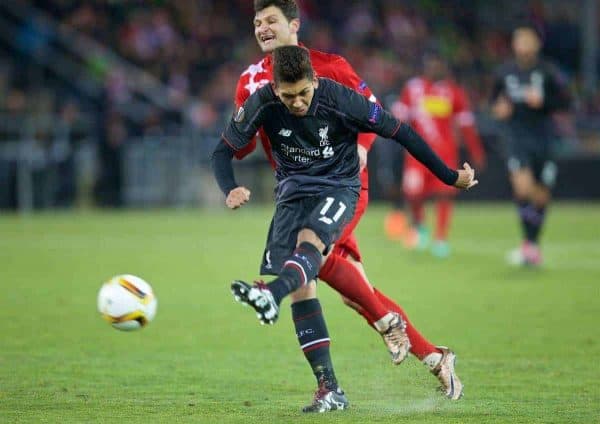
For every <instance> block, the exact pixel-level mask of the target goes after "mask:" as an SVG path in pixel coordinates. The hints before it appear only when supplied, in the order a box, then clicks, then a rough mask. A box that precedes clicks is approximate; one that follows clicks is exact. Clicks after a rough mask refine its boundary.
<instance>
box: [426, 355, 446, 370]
mask: <svg viewBox="0 0 600 424" xmlns="http://www.w3.org/2000/svg"><path fill="white" fill-rule="evenodd" d="M441 360H442V354H441V353H438V352H433V353H430V354H429V355H427V356H426V357H424V358H423V359H422V360H421V362H423V363H424V364H425V365H426V366H427V367H428V368H429V369H430V370H432V369H434V368H435V367H437V366H438V364H439V363H440V361H441Z"/></svg>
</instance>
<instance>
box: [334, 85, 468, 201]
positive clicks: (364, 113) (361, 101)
mask: <svg viewBox="0 0 600 424" xmlns="http://www.w3.org/2000/svg"><path fill="white" fill-rule="evenodd" d="M339 100H340V102H338V106H339V108H340V110H341V111H342V113H343V114H345V115H346V116H347V117H348V118H349V122H352V123H354V125H356V128H358V129H362V130H363V131H371V132H374V133H376V134H378V135H380V136H381V137H384V138H389V139H391V140H394V141H396V142H397V143H400V144H402V145H403V146H404V147H405V148H406V150H408V152H409V153H410V154H411V155H413V156H414V157H415V158H416V159H417V160H418V161H419V162H421V163H422V164H423V165H425V166H426V167H427V168H428V169H429V170H430V171H431V172H432V173H433V174H434V175H435V176H436V177H437V178H439V179H440V180H441V181H443V182H444V183H446V184H448V185H453V186H455V187H457V188H461V189H467V188H471V187H473V186H474V185H475V184H477V180H475V172H474V171H473V169H471V167H470V166H469V164H467V163H465V166H464V169H460V170H457V171H455V170H453V169H450V168H448V167H447V166H446V164H445V163H444V162H443V161H442V160H441V159H440V158H439V156H438V155H437V154H435V152H434V151H433V150H431V148H430V147H429V145H428V144H427V143H426V142H425V140H423V138H422V137H421V136H420V135H419V134H417V133H416V132H415V131H414V130H413V129H412V128H411V127H410V125H408V124H406V123H403V122H400V121H398V120H397V119H396V118H394V116H393V115H392V114H391V113H389V112H387V111H386V110H384V109H383V108H382V107H381V106H380V105H378V104H376V103H371V102H369V101H367V100H366V99H365V98H364V97H362V96H359V95H357V94H356V93H355V92H353V91H351V90H347V89H346V90H345V92H343V93H340V98H339Z"/></svg>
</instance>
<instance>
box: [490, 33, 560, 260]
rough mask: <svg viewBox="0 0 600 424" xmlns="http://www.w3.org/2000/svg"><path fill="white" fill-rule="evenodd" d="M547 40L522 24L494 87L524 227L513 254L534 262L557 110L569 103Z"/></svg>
mask: <svg viewBox="0 0 600 424" xmlns="http://www.w3.org/2000/svg"><path fill="white" fill-rule="evenodd" d="M541 46H542V44H541V39H540V37H539V35H538V33H537V32H536V31H535V29H533V28H532V27H529V26H521V27H518V28H516V29H515V30H514V32H513V39H512V48H513V51H514V60H511V61H510V62H508V63H506V64H504V65H502V66H501V67H500V68H499V69H498V72H497V75H496V82H495V84H494V89H493V93H492V113H493V116H494V117H495V118H496V119H497V120H499V121H501V122H502V124H503V129H504V130H505V133H506V136H507V140H506V141H507V145H508V171H509V174H510V182H511V185H512V189H513V195H514V199H515V202H516V204H517V210H518V214H519V219H520V221H521V227H522V233H523V242H522V244H521V247H520V248H518V249H516V250H514V251H512V252H510V254H509V256H508V260H509V262H510V263H512V264H518V265H531V266H536V265H540V264H541V263H542V254H541V251H540V248H539V238H540V232H541V230H542V227H543V225H544V220H545V216H546V208H547V206H548V203H549V202H550V199H551V189H552V187H553V186H554V183H555V181H556V175H557V168H556V164H555V163H554V161H553V160H552V152H551V141H552V138H553V128H552V127H553V125H552V113H553V112H555V111H556V110H558V109H561V108H566V107H568V103H569V100H568V96H567V94H566V90H565V89H564V88H565V87H564V82H563V79H562V78H561V77H560V74H559V72H558V70H557V69H556V68H555V67H554V66H552V65H551V64H549V63H548V62H546V61H544V60H543V59H541V58H540V57H539V51H540V48H541Z"/></svg>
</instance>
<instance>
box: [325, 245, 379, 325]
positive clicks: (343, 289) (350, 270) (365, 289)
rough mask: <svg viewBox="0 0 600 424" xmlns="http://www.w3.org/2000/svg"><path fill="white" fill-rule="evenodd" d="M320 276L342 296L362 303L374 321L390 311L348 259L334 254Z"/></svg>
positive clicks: (359, 303) (362, 306) (361, 305)
mask: <svg viewBox="0 0 600 424" xmlns="http://www.w3.org/2000/svg"><path fill="white" fill-rule="evenodd" d="M319 278H321V279H322V280H323V281H325V282H326V283H327V284H329V285H330V286H331V287H332V288H333V289H335V290H336V291H337V292H338V293H340V294H341V295H342V296H344V297H346V298H348V299H350V300H351V301H352V302H354V303H356V304H358V305H360V307H361V308H363V309H364V310H365V311H366V312H367V313H368V314H369V316H371V317H373V318H374V319H373V322H375V321H377V320H379V319H380V318H382V317H383V316H384V315H386V314H387V313H389V312H390V311H389V310H388V308H387V307H386V306H384V305H383V304H382V302H381V301H380V300H378V299H377V297H376V296H375V293H374V292H373V288H372V287H371V284H369V282H368V281H367V280H366V279H365V278H364V277H363V275H362V274H361V272H360V271H359V270H358V269H357V268H356V267H355V266H354V265H352V264H351V263H350V262H349V261H348V260H346V259H344V258H343V257H341V256H339V255H335V254H332V255H330V256H329V258H328V259H327V262H325V265H323V267H322V268H321V271H320V272H319Z"/></svg>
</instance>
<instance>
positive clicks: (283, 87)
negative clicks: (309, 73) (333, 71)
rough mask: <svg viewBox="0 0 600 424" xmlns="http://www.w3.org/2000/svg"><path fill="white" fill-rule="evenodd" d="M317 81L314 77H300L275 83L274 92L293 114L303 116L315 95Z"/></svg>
mask: <svg viewBox="0 0 600 424" xmlns="http://www.w3.org/2000/svg"><path fill="white" fill-rule="evenodd" d="M318 85H319V82H318V80H317V79H316V78H313V79H312V80H310V79H307V78H305V79H301V80H300V81H296V82H279V83H277V84H276V85H275V94H277V96H278V97H279V99H280V100H281V101H282V103H283V104H284V105H285V106H286V107H287V108H288V110H289V111H290V113H291V114H292V115H295V116H305V115H306V113H307V112H308V108H309V107H310V104H311V102H312V99H313V96H314V95H315V88H317V87H318Z"/></svg>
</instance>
